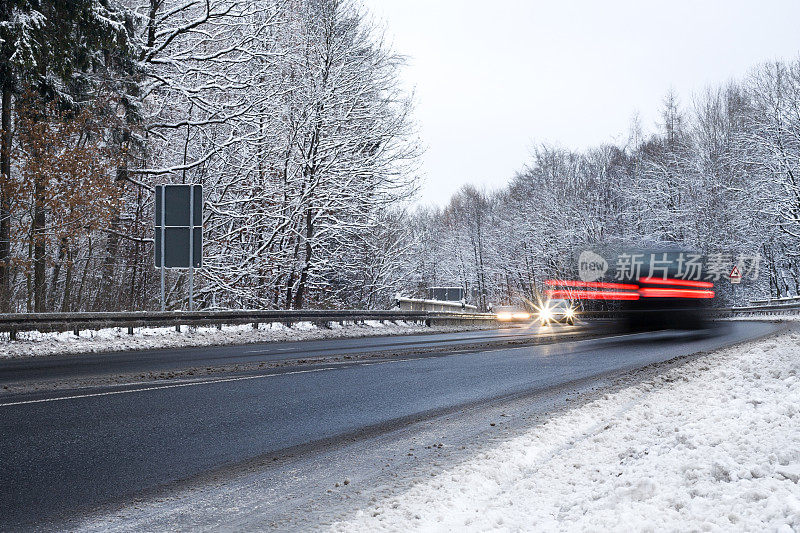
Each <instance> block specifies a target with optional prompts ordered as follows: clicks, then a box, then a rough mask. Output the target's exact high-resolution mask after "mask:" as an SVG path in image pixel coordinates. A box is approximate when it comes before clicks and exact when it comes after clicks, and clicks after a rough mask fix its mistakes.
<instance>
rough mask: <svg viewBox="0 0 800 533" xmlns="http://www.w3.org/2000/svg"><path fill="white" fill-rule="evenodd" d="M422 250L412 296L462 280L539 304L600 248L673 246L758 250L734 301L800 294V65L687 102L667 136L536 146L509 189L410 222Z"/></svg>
mask: <svg viewBox="0 0 800 533" xmlns="http://www.w3.org/2000/svg"><path fill="white" fill-rule="evenodd" d="M409 221H410V224H411V225H412V226H413V227H414V228H415V230H414V235H413V237H412V238H411V241H412V242H415V243H417V245H416V247H415V248H414V251H413V253H412V254H410V255H409V257H408V263H407V267H406V270H405V272H404V274H403V275H404V276H405V279H406V280H407V282H406V284H405V286H404V287H405V289H406V291H407V292H411V293H414V292H416V293H417V294H422V289H423V288H424V287H426V286H430V285H441V284H448V285H449V284H453V283H455V284H461V285H462V286H463V287H465V288H466V289H467V293H468V294H469V293H474V294H477V295H479V296H478V298H477V299H478V303H480V304H482V305H485V304H486V303H487V302H495V303H497V302H508V301H514V300H516V299H519V298H520V297H525V298H530V299H532V298H536V297H537V296H538V295H539V294H541V291H542V290H543V288H544V287H543V285H542V282H543V280H545V279H547V278H553V277H564V276H566V277H569V276H571V277H572V278H573V279H574V277H575V276H576V274H577V270H576V264H575V258H576V256H577V253H578V252H579V251H580V250H582V249H587V248H591V247H597V246H630V247H637V246H638V247H643V248H648V247H651V248H652V247H653V246H662V247H663V246H671V247H673V248H676V247H678V248H684V249H690V250H695V251H697V252H700V253H704V254H709V253H719V254H732V255H733V256H734V258H733V259H735V257H736V256H738V255H739V254H746V255H753V254H760V255H761V258H762V261H761V263H760V265H759V272H758V279H757V281H756V282H751V281H748V280H746V281H745V283H744V284H743V285H741V287H739V288H737V289H736V291H733V290H732V288H731V287H730V284H728V283H727V282H726V284H719V286H720V287H721V291H720V296H721V297H722V298H723V299H726V300H728V301H731V300H737V299H738V300H740V301H741V300H744V299H746V298H749V297H754V296H759V297H763V296H767V295H771V296H773V297H775V296H783V295H786V294H790V293H791V294H800V62H799V61H793V62H788V63H787V62H775V63H768V64H764V65H760V66H758V67H756V68H754V69H753V70H752V71H751V73H750V75H748V76H747V77H746V78H745V79H743V80H741V81H737V82H735V83H730V84H727V85H725V86H722V87H719V88H714V89H709V90H707V91H705V92H704V93H702V94H699V95H696V96H695V98H694V99H693V100H692V101H691V102H689V103H687V104H685V105H681V104H680V103H679V102H678V101H677V98H676V97H675V96H674V95H673V94H668V95H667V96H666V98H665V99H664V101H663V104H662V112H661V120H660V123H659V125H658V131H657V132H656V133H653V134H644V133H643V132H642V128H641V126H640V124H638V122H637V121H634V122H633V124H632V125H631V130H630V134H629V136H628V139H627V142H626V143H625V144H622V145H612V144H609V145H603V146H598V147H596V148H592V149H589V150H586V151H583V152H573V151H570V150H565V149H562V148H559V147H557V146H537V147H536V148H535V149H534V150H533V154H532V157H531V160H530V161H529V162H528V163H527V165H525V167H524V168H523V170H521V171H520V172H519V173H518V174H517V175H516V176H515V177H514V178H513V180H511V183H510V184H509V185H508V186H507V187H506V188H505V189H503V190H501V191H499V192H495V193H486V192H482V191H480V190H477V189H476V188H474V187H471V186H468V187H464V188H463V189H462V190H461V191H459V192H458V193H457V194H455V195H454V197H453V198H452V199H451V200H450V203H449V205H448V206H447V207H445V208H444V209H426V210H422V211H420V212H418V213H416V214H414V215H411V216H409Z"/></svg>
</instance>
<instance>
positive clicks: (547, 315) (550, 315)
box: [539, 307, 553, 321]
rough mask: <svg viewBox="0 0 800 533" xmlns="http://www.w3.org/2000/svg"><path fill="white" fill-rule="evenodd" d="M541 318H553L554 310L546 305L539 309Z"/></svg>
mask: <svg viewBox="0 0 800 533" xmlns="http://www.w3.org/2000/svg"><path fill="white" fill-rule="evenodd" d="M539 318H541V319H542V320H545V321H546V320H550V319H551V318H553V312H552V311H551V310H550V309H549V308H547V307H545V308H544V309H542V310H541V311H539Z"/></svg>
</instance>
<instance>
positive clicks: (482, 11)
mask: <svg viewBox="0 0 800 533" xmlns="http://www.w3.org/2000/svg"><path fill="white" fill-rule="evenodd" d="M364 3H365V5H366V6H367V8H368V9H369V11H370V12H371V13H372V14H373V15H374V16H375V18H376V19H377V20H378V21H380V22H381V23H382V24H383V25H384V26H385V27H386V29H387V37H388V38H389V39H390V40H391V42H392V43H393V45H394V49H395V50H396V51H398V52H400V53H402V54H405V55H407V56H409V65H408V66H407V67H406V69H405V70H404V73H403V76H404V82H405V83H406V84H407V85H408V86H409V88H412V89H414V90H415V91H416V100H417V107H416V118H417V120H418V122H419V125H420V133H421V136H422V141H423V143H424V145H425V146H426V147H427V151H426V153H425V155H424V160H423V165H422V171H423V174H424V176H425V185H424V187H423V190H422V195H421V199H420V202H421V203H423V204H438V205H444V204H446V203H447V201H448V199H449V197H450V195H451V194H452V193H453V192H455V191H456V190H457V189H458V188H459V187H461V185H463V184H465V183H474V184H476V185H479V186H485V187H486V188H487V189H490V190H491V189H496V188H499V187H502V186H503V185H504V184H505V183H507V182H508V180H509V179H510V178H511V177H512V176H513V175H514V173H515V171H517V170H519V169H520V168H522V166H523V165H524V164H525V162H526V161H528V160H529V154H530V152H531V148H532V146H534V145H535V144H537V143H541V142H549V143H557V144H560V145H561V146H564V147H567V148H573V149H583V148H586V147H589V146H592V145H596V144H599V143H603V142H613V141H617V140H619V141H623V142H624V140H625V139H626V138H627V134H628V131H629V129H630V123H631V118H632V117H633V115H634V113H636V112H638V113H639V117H640V120H641V124H642V126H643V128H644V130H645V132H649V131H653V130H655V129H656V127H657V121H658V112H659V106H660V105H661V102H662V100H663V97H664V95H665V94H666V93H667V91H668V90H669V89H670V88H672V89H674V91H675V92H676V94H677V95H678V96H679V99H680V102H681V103H682V104H683V105H684V106H689V105H690V104H691V101H692V95H693V94H695V93H697V92H700V91H702V90H703V89H704V88H705V87H708V86H712V85H717V84H719V83H724V82H725V81H727V80H730V79H733V78H738V77H741V76H744V75H746V74H747V72H748V70H749V69H750V68H751V67H752V66H753V65H755V64H758V63H761V62H763V61H767V60H774V59H781V58H783V59H794V58H797V57H798V53H800V32H798V21H800V0H783V1H781V0H750V1H745V0H714V1H701V0H694V1H690V0H669V1H658V2H655V1H652V2H651V1H648V0H631V1H623V0H602V1H597V0H574V1H567V0H561V1H559V0H552V1H543V0H531V1H521V0H494V1H492V2H489V1H487V0H480V1H479V0H364Z"/></svg>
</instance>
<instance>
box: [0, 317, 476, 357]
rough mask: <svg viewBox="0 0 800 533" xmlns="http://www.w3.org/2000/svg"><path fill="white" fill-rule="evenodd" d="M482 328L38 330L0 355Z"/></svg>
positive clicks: (302, 325) (1, 345)
mask: <svg viewBox="0 0 800 533" xmlns="http://www.w3.org/2000/svg"><path fill="white" fill-rule="evenodd" d="M485 328H486V326H472V327H470V326H466V327H464V326H434V327H427V326H422V325H419V324H416V323H414V322H404V321H397V322H396V323H395V322H385V323H381V322H380V321H378V320H367V321H365V322H364V323H363V324H354V323H352V322H345V323H344V325H339V324H338V323H331V327H330V329H326V328H321V327H318V326H316V325H314V324H312V323H311V322H298V323H296V324H294V325H293V326H291V327H288V326H285V325H283V324H279V323H274V324H260V325H259V328H258V329H253V326H252V325H251V324H244V325H237V326H223V327H222V329H221V330H220V329H217V328H216V327H215V326H212V327H195V328H192V327H186V326H184V327H183V328H182V329H181V332H180V333H178V332H177V331H175V328H173V327H168V328H135V329H134V334H133V335H128V330H127V328H106V329H101V330H98V331H90V330H84V331H81V332H80V336H75V334H73V333H72V332H63V333H40V332H38V331H27V332H20V333H18V334H17V340H16V341H11V340H9V338H8V335H7V334H5V335H4V336H2V337H0V357H27V356H44V355H63V354H81V353H92V352H119V351H125V350H147V349H156V348H181V347H190V346H220V345H234V344H252V343H258V342H276V341H300V340H314V339H330V338H336V337H371V336H377V335H409V334H414V333H436V332H449V331H463V330H467V329H485Z"/></svg>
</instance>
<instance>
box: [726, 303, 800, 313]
mask: <svg viewBox="0 0 800 533" xmlns="http://www.w3.org/2000/svg"><path fill="white" fill-rule="evenodd" d="M731 313H733V314H734V315H744V316H749V315H796V314H800V302H792V303H780V304H767V305H749V306H743V307H733V308H731Z"/></svg>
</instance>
